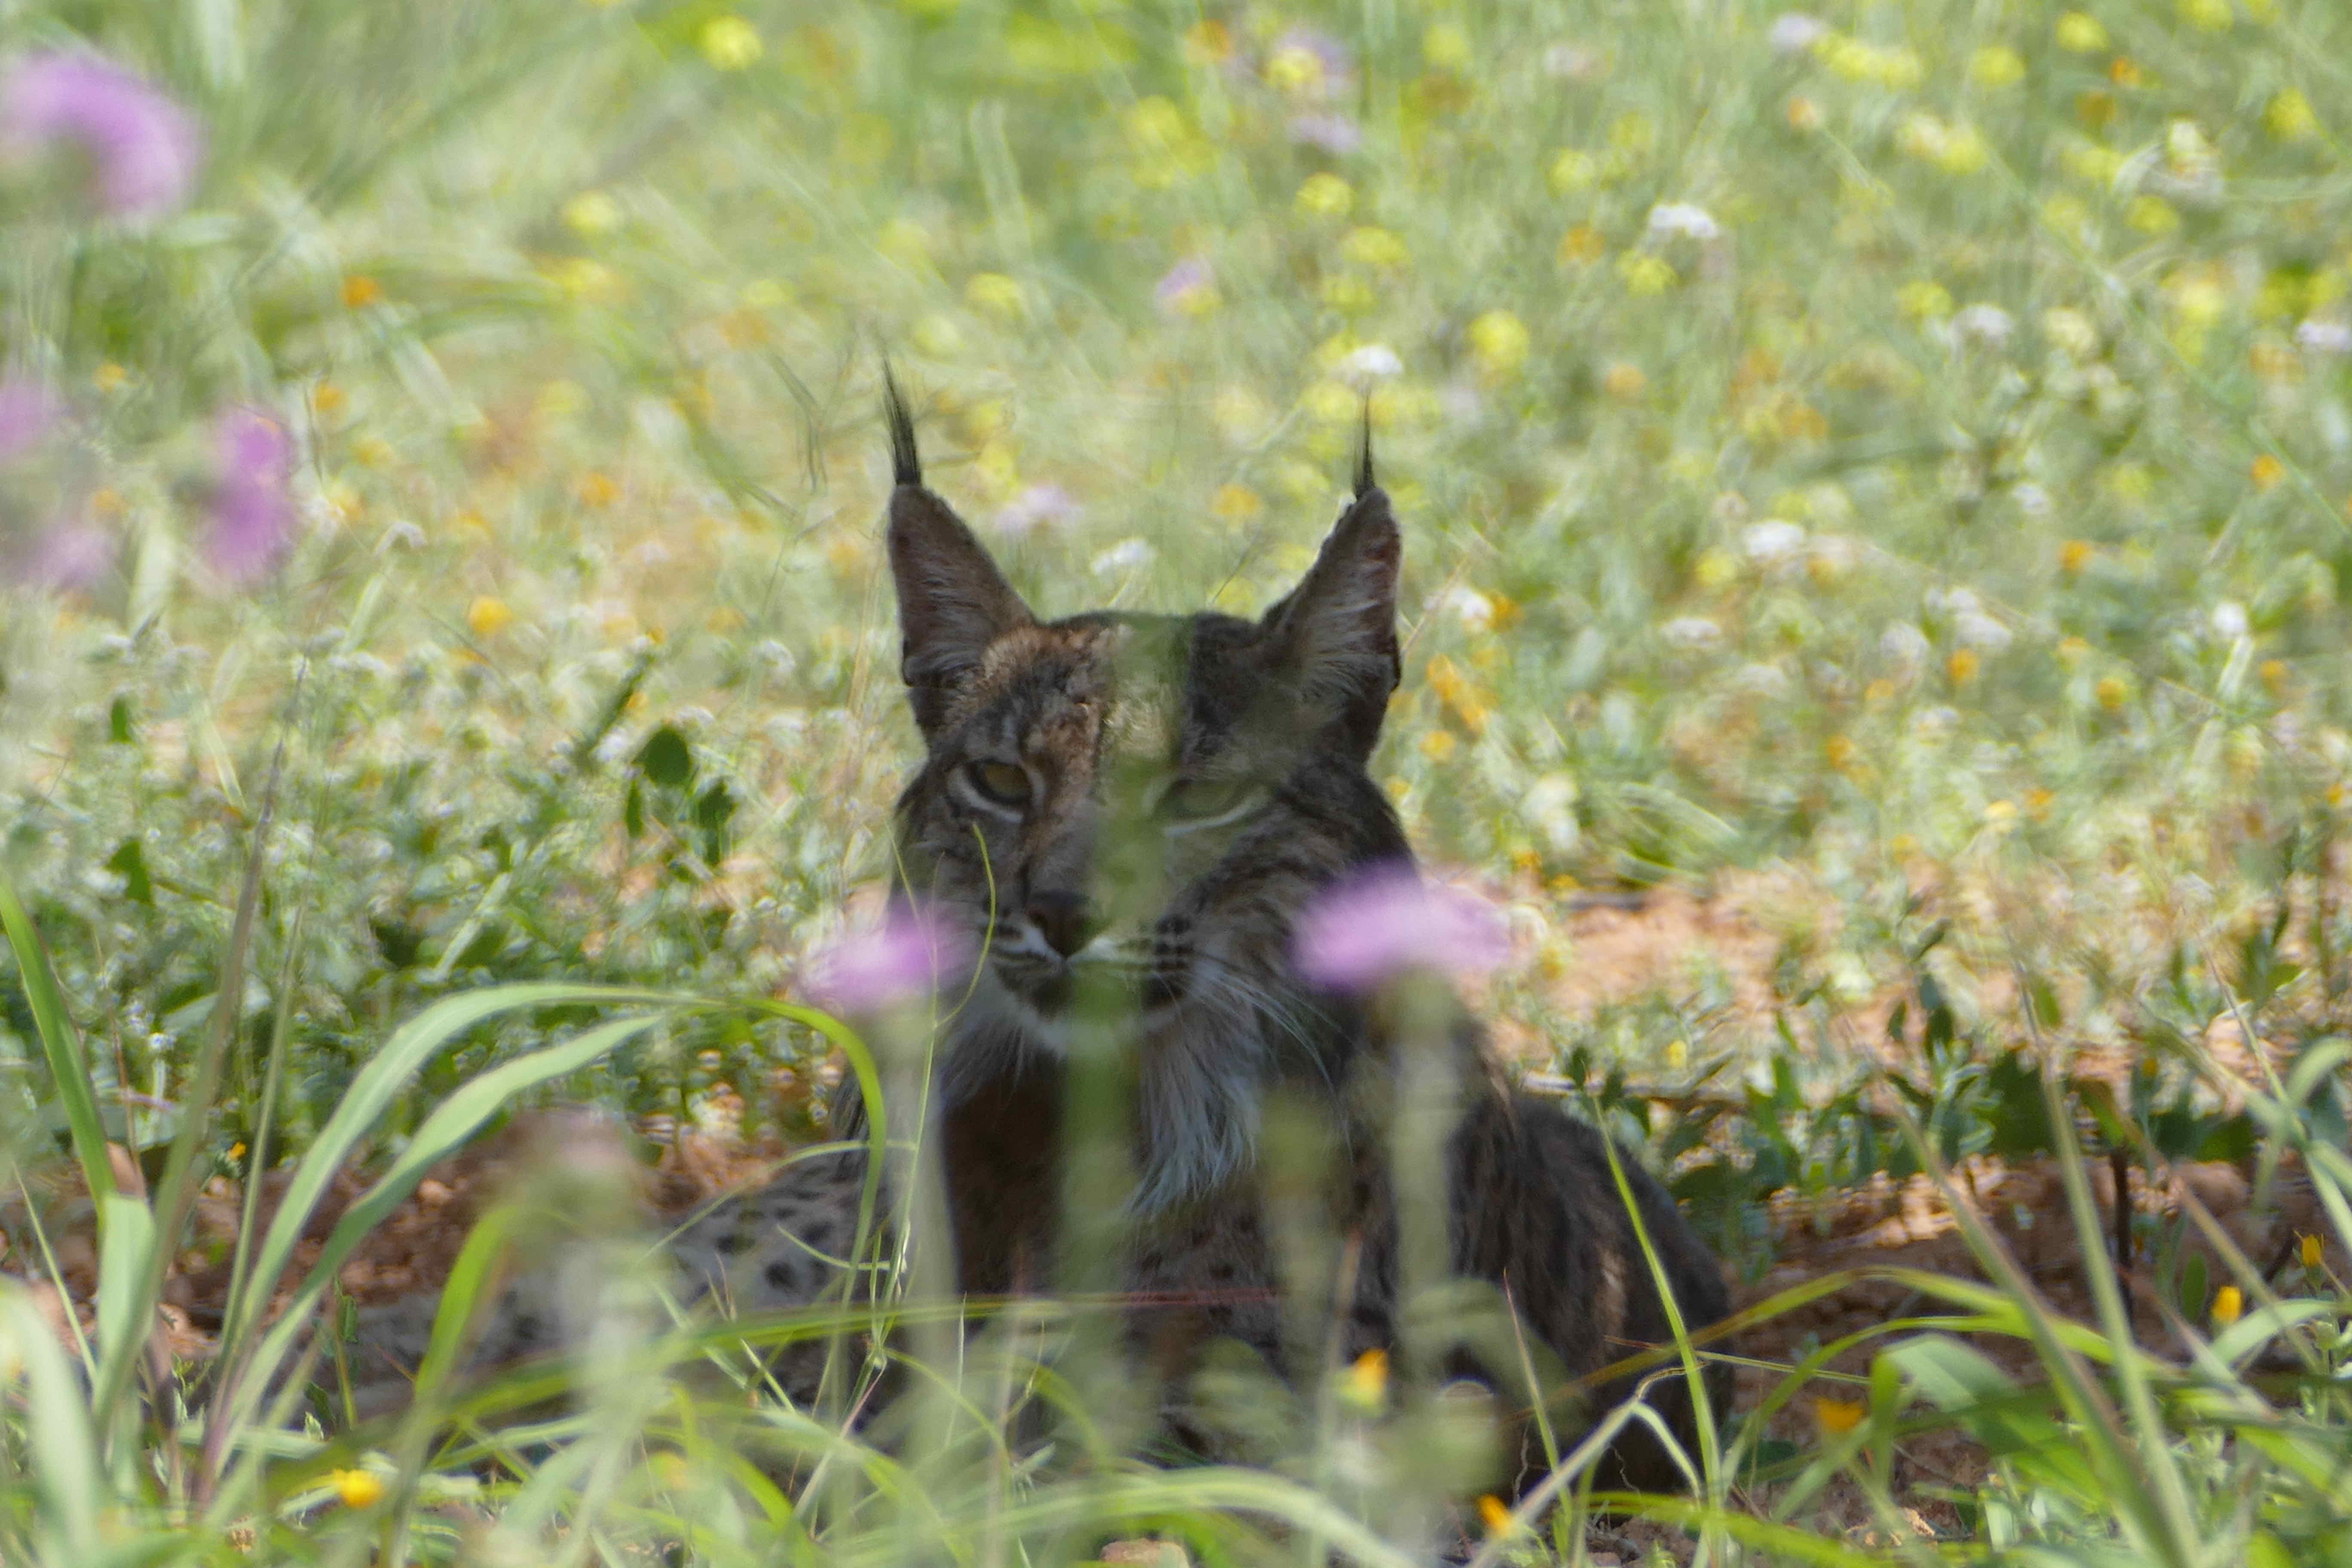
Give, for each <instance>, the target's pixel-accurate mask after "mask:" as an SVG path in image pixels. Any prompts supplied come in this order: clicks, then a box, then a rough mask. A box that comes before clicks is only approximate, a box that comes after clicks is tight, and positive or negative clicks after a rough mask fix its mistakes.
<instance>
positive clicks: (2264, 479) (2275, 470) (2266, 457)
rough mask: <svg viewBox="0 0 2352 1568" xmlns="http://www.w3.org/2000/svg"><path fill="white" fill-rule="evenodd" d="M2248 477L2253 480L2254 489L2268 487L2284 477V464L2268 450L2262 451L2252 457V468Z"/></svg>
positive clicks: (2270, 487) (2271, 486)
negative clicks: (2261, 453)
mask: <svg viewBox="0 0 2352 1568" xmlns="http://www.w3.org/2000/svg"><path fill="white" fill-rule="evenodd" d="M2248 477H2249V478H2251V479H2252V480H2253V481H2254V489H2258V490H2266V489H2272V488H2273V487H2274V486H2275V485H2276V484H2277V483H2278V482H2279V481H2280V480H2281V479H2284V478H2286V465H2285V464H2284V463H2282V462H2280V461H2279V460H2278V459H2277V458H2274V457H2273V456H2271V455H2270V454H2269V453H2268V452H2264V453H2263V455H2262V456H2261V457H2259V458H2255V459H2254V466H2253V468H2252V471H2251V472H2250V474H2249V476H2248Z"/></svg>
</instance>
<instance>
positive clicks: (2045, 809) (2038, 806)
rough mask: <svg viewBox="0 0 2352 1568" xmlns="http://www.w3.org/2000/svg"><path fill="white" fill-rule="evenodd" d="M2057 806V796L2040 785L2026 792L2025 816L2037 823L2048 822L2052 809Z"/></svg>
mask: <svg viewBox="0 0 2352 1568" xmlns="http://www.w3.org/2000/svg"><path fill="white" fill-rule="evenodd" d="M2057 804H2058V797H2057V795H2054V794H2053V793H2052V792H2051V791H2049V790H2046V789H2042V788H2041V787H2040V786H2039V785H2036V786H2035V787H2034V788H2032V789H2030V790H2027V791H2026V792H2025V815H2026V816H2030V817H2032V818H2033V820H2034V821H2036V822H2046V821H2048V820H2049V818H2050V808H2051V807H2052V806H2053V805H2057Z"/></svg>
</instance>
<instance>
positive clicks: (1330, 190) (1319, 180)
mask: <svg viewBox="0 0 2352 1568" xmlns="http://www.w3.org/2000/svg"><path fill="white" fill-rule="evenodd" d="M1354 205H1356V193H1355V191H1354V190H1353V189H1352V188H1350V187H1349V184H1348V182H1347V181H1345V180H1343V179H1341V178H1340V177H1339V175H1337V174H1328V173H1327V174H1310V175H1308V176H1307V183H1306V184H1303V185H1301V186H1299V187H1298V210H1299V211H1300V212H1303V213H1308V214H1312V215H1313V216H1317V217H1346V216H1348V209H1349V208H1350V207H1352V206H1354Z"/></svg>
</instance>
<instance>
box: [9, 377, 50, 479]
mask: <svg viewBox="0 0 2352 1568" xmlns="http://www.w3.org/2000/svg"><path fill="white" fill-rule="evenodd" d="M62 412H63V410H62V409H61V408H60V406H59V405H58V398H57V395H56V394H55V393H52V392H51V391H50V390H49V389H48V388H47V386H45V385H43V384H41V383H39V382H37V381H33V380H29V379H26V378H22V377H16V378H11V379H9V380H6V381H0V463H5V462H7V461H8V460H9V459H11V458H21V457H23V456H24V455H25V454H26V452H29V451H31V450H32V449H33V448H34V447H37V446H39V445H40V444H41V442H42V441H43V440H45V439H47V437H48V434H49V432H50V431H51V430H52V429H54V428H56V426H57V423H58V416H59V415H60V414H61V413H62Z"/></svg>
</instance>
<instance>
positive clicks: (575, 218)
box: [563, 191, 622, 239]
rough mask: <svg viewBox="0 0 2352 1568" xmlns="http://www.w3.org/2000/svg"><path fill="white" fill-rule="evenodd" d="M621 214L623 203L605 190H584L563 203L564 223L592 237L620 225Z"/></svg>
mask: <svg viewBox="0 0 2352 1568" xmlns="http://www.w3.org/2000/svg"><path fill="white" fill-rule="evenodd" d="M621 216H622V215H621V204H620V203H618V202H616V201H614V199H613V198H612V196H611V195H610V194H609V193H607V192H604V191H583V192H581V193H580V194H579V195H576V196H573V197H572V199H571V200H570V201H568V202H566V203H564V204H563V221H564V223H565V224H566V225H568V226H570V227H571V229H572V232H573V233H575V234H580V235H584V236H586V237H589V238H591V239H593V238H595V237H597V236H598V235H602V234H610V233H612V232H613V231H614V229H616V228H618V227H620V226H621Z"/></svg>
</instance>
